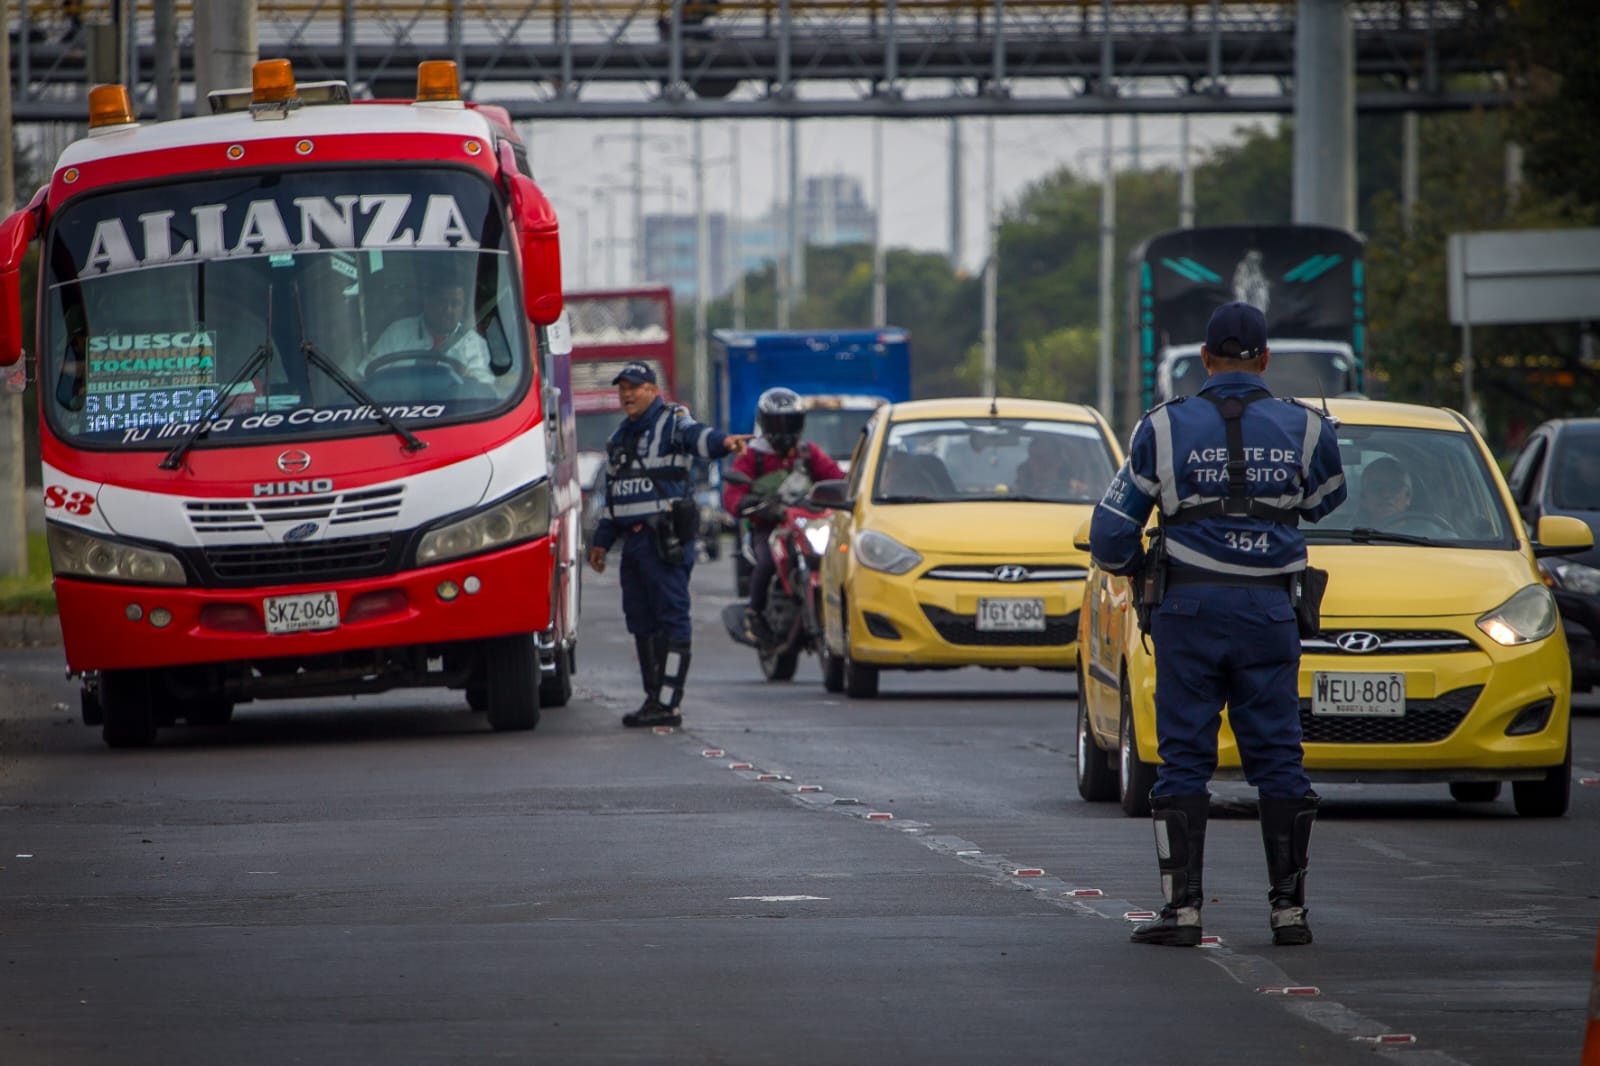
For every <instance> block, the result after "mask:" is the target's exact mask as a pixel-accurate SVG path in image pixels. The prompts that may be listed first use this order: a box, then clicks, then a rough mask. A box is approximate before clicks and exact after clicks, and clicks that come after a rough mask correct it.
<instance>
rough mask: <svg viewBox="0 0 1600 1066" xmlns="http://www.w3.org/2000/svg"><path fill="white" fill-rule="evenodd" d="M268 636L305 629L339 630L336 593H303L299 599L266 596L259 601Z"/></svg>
mask: <svg viewBox="0 0 1600 1066" xmlns="http://www.w3.org/2000/svg"><path fill="white" fill-rule="evenodd" d="M261 613H262V614H264V615H266V618H267V632H268V633H303V632H305V631H306V630H308V629H337V628H338V627H339V594H338V593H336V592H307V593H304V594H302V595H299V596H268V597H267V598H266V599H264V600H262V601H261Z"/></svg>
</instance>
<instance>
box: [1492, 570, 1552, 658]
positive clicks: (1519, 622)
mask: <svg viewBox="0 0 1600 1066" xmlns="http://www.w3.org/2000/svg"><path fill="white" fill-rule="evenodd" d="M1560 621H1561V617H1560V615H1558V614H1557V613H1556V601H1555V597H1554V596H1552V595H1550V590H1549V589H1547V588H1545V587H1544V586H1543V585H1529V586H1528V587H1527V588H1525V589H1522V590H1521V591H1520V592H1518V593H1517V594H1516V595H1515V596H1512V597H1511V598H1510V599H1509V600H1507V601H1506V602H1505V603H1502V604H1501V605H1500V606H1498V607H1496V608H1495V609H1494V610H1492V611H1490V612H1489V613H1488V614H1486V615H1484V616H1483V617H1482V618H1480V619H1478V628H1479V629H1481V630H1483V631H1484V633H1486V634H1488V637H1489V639H1490V640H1492V641H1494V642H1495V643H1496V644H1504V645H1505V646H1506V647H1512V646H1514V645H1517V644H1531V643H1533V642H1534V641H1536V640H1543V639H1544V638H1545V637H1548V636H1549V635H1550V634H1551V633H1554V632H1555V631H1556V626H1557V625H1558V624H1559V623H1560Z"/></svg>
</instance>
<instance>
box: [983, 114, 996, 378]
mask: <svg viewBox="0 0 1600 1066" xmlns="http://www.w3.org/2000/svg"><path fill="white" fill-rule="evenodd" d="M983 140H984V151H983V214H984V219H983V221H984V229H985V231H986V232H987V235H988V242H989V248H988V253H989V254H988V255H986V256H985V257H984V260H983V395H985V396H994V395H996V392H997V385H996V374H997V364H998V362H999V356H998V350H997V343H996V338H995V327H996V320H997V319H998V317H999V308H998V306H997V304H998V303H999V294H1000V222H999V219H997V218H996V217H995V207H994V118H993V117H992V116H991V117H990V118H989V119H987V120H986V121H985V122H984V130H983Z"/></svg>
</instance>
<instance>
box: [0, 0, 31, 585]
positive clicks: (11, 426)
mask: <svg viewBox="0 0 1600 1066" xmlns="http://www.w3.org/2000/svg"><path fill="white" fill-rule="evenodd" d="M23 2H24V3H25V2H26V0H23ZM10 26H11V0H0V27H3V28H5V30H6V33H5V40H3V41H0V216H6V215H10V214H11V209H12V208H13V207H15V206H16V201H17V188H16V176H15V174H14V173H13V172H12V167H13V166H14V165H15V160H14V159H13V158H12V137H13V135H14V133H15V129H14V128H13V126H12V122H11V32H10ZM26 358H27V356H26V354H24V356H23V359H24V360H26ZM24 465H25V464H24V463H23V459H22V397H21V396H20V395H18V394H17V393H14V392H0V576H4V577H20V576H22V575H23V574H26V573H27V572H28V519H27V511H26V506H27V505H26V503H25V502H24V501H25V498H26V490H25V489H24V488H23V466H24Z"/></svg>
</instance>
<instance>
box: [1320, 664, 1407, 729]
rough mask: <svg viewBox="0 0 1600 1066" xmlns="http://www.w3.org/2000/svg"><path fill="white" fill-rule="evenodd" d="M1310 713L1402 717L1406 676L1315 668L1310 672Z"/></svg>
mask: <svg viewBox="0 0 1600 1066" xmlns="http://www.w3.org/2000/svg"><path fill="white" fill-rule="evenodd" d="M1311 713H1312V714H1322V715H1330V716H1336V717H1347V718H1404V717H1405V713H1406V675H1405V674H1398V673H1396V674H1378V673H1370V674H1368V673H1361V674H1357V673H1335V672H1333V671H1331V670H1317V671H1315V672H1314V673H1312V675H1311Z"/></svg>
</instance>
